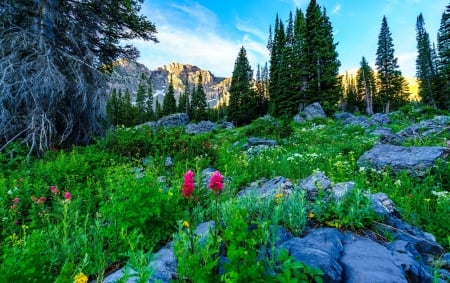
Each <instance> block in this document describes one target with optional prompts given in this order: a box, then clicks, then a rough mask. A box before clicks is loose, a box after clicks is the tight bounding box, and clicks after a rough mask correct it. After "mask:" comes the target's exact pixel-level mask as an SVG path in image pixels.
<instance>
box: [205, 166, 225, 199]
mask: <svg viewBox="0 0 450 283" xmlns="http://www.w3.org/2000/svg"><path fill="white" fill-rule="evenodd" d="M208 188H210V189H211V190H213V191H214V192H216V193H220V192H221V191H223V176H222V175H221V174H220V172H219V171H217V170H216V171H215V172H214V173H213V174H212V175H211V179H210V180H209V185H208Z"/></svg>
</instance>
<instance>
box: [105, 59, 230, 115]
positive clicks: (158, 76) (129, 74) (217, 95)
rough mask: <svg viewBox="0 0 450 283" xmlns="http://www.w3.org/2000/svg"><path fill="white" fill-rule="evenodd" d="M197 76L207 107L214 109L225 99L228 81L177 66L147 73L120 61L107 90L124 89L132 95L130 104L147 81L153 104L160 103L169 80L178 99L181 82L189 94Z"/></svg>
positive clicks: (142, 67)
mask: <svg viewBox="0 0 450 283" xmlns="http://www.w3.org/2000/svg"><path fill="white" fill-rule="evenodd" d="M200 74H201V75H202V81H203V83H202V84H203V89H204V91H205V93H206V98H207V101H208V104H209V106H210V107H214V106H215V105H217V103H218V100H219V99H220V100H224V99H226V97H228V89H229V87H230V82H231V79H229V78H227V79H224V78H219V77H215V76H214V75H213V74H212V73H211V72H210V71H208V70H202V69H200V68H199V67H197V66H192V65H188V64H180V63H171V64H169V65H164V66H162V67H158V68H157V69H156V70H152V71H151V70H149V69H148V68H147V67H146V66H144V65H143V64H140V63H138V62H134V61H126V60H120V61H118V62H117V63H116V66H115V67H114V71H113V73H112V75H111V79H110V89H111V91H112V89H117V90H122V92H124V91H125V90H126V89H128V91H129V92H130V93H131V95H132V100H134V99H135V95H136V92H137V88H138V85H139V84H143V85H144V86H147V85H148V81H149V80H151V82H152V87H153V95H154V97H155V101H156V98H157V99H158V100H159V101H160V102H162V100H163V98H164V95H165V94H166V91H167V88H168V86H169V82H170V80H171V79H172V82H173V87H174V90H175V98H176V99H178V97H179V95H180V94H182V93H184V92H185V80H186V79H187V82H188V87H189V89H190V91H191V92H192V90H193V89H194V88H195V86H196V85H197V82H198V77H199V75H200Z"/></svg>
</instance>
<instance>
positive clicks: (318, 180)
mask: <svg viewBox="0 0 450 283" xmlns="http://www.w3.org/2000/svg"><path fill="white" fill-rule="evenodd" d="M300 189H302V190H304V191H305V192H306V197H307V198H308V199H310V200H311V199H315V198H316V197H317V196H318V195H319V193H322V192H323V193H324V194H325V197H328V196H330V193H331V180H330V179H329V178H328V177H327V176H325V174H324V173H322V172H320V171H315V172H314V173H313V174H311V175H310V176H308V177H306V178H305V179H302V180H300Z"/></svg>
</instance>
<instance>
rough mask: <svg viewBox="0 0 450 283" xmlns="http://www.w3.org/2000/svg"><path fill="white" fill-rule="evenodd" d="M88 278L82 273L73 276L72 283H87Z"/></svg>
mask: <svg viewBox="0 0 450 283" xmlns="http://www.w3.org/2000/svg"><path fill="white" fill-rule="evenodd" d="M87 282H88V277H87V276H86V275H85V274H84V273H83V272H80V273H78V274H77V275H75V277H74V280H73V283H87Z"/></svg>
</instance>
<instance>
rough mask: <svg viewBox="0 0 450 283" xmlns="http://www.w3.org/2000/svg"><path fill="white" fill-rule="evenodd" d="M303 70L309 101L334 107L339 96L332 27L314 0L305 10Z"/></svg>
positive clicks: (326, 109)
mask: <svg viewBox="0 0 450 283" xmlns="http://www.w3.org/2000/svg"><path fill="white" fill-rule="evenodd" d="M305 21H306V35H305V40H306V42H305V45H306V57H305V58H307V62H306V72H307V73H308V75H309V76H308V83H307V95H306V97H307V98H308V100H309V102H314V101H318V102H320V103H321V104H322V106H323V108H324V110H325V111H327V112H331V111H333V110H334V108H335V105H336V103H337V102H338V100H339V97H340V83H339V66H340V62H339V60H338V59H337V57H338V54H337V51H336V46H337V43H334V39H333V28H332V26H331V23H330V20H329V18H328V16H327V15H326V10H325V9H323V11H321V9H320V6H319V5H318V4H317V3H316V1H315V0H311V1H310V3H309V5H308V8H307V10H306V19H305Z"/></svg>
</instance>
